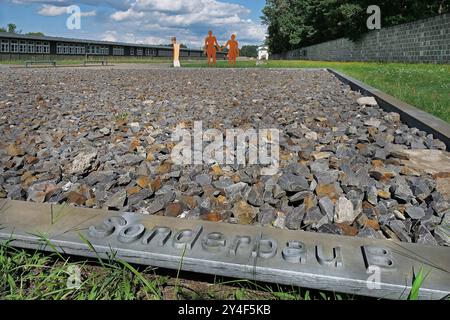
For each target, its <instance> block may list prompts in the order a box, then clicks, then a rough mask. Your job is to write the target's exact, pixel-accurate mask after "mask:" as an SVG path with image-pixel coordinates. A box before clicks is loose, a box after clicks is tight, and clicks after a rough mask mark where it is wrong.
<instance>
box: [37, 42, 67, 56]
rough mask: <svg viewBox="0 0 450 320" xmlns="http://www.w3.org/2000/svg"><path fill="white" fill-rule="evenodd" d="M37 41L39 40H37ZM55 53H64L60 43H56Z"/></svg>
mask: <svg viewBox="0 0 450 320" xmlns="http://www.w3.org/2000/svg"><path fill="white" fill-rule="evenodd" d="M38 43H39V42H38ZM56 53H57V54H63V53H64V47H63V45H62V44H61V43H59V42H58V44H57V45H56Z"/></svg>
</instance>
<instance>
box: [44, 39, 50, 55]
mask: <svg viewBox="0 0 450 320" xmlns="http://www.w3.org/2000/svg"><path fill="white" fill-rule="evenodd" d="M44 53H46V54H49V53H50V42H44Z"/></svg>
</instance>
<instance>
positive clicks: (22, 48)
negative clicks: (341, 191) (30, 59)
mask: <svg viewBox="0 0 450 320" xmlns="http://www.w3.org/2000/svg"><path fill="white" fill-rule="evenodd" d="M27 49H28V48H27V42H26V41H20V42H19V53H27V52H28V50H27Z"/></svg>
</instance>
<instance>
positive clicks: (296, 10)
mask: <svg viewBox="0 0 450 320" xmlns="http://www.w3.org/2000/svg"><path fill="white" fill-rule="evenodd" d="M370 5H378V6H379V7H380V8H381V17H382V27H389V26H393V25H397V24H401V23H406V22H410V21H414V20H418V19H423V18H426V17H429V16H433V15H437V14H443V13H447V12H450V0H438V1H437V0H401V1H392V0H267V1H266V5H265V7H264V9H263V14H264V16H263V17H262V20H263V22H264V23H265V24H267V26H268V28H267V29H268V33H269V36H268V39H267V44H268V45H269V48H270V51H271V52H273V53H280V52H283V51H286V50H290V49H296V48H299V47H302V46H307V45H311V44H315V43H320V42H324V41H328V40H332V39H337V38H340V37H348V38H350V39H352V40H357V39H358V38H359V37H360V36H361V35H362V34H364V33H366V32H367V31H368V30H367V26H366V20H367V18H368V15H367V13H366V9H367V7H368V6H370Z"/></svg>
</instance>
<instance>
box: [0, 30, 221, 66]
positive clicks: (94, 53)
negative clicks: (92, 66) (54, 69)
mask: <svg viewBox="0 0 450 320" xmlns="http://www.w3.org/2000/svg"><path fill="white" fill-rule="evenodd" d="M171 56H172V47H170V46H156V45H147V44H132V43H124V42H111V41H97V40H85V39H71V38H60V37H48V36H36V35H23V34H16V33H8V32H0V60H26V59H51V60H53V59H55V60H56V59H58V58H69V57H70V58H77V57H78V58H87V57H99V58H105V57H142V58H143V57H171ZM180 56H181V57H185V58H201V57H205V54H204V52H203V50H199V49H187V48H182V49H181V52H180ZM217 58H218V59H223V58H225V54H224V53H223V52H218V53H217Z"/></svg>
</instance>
